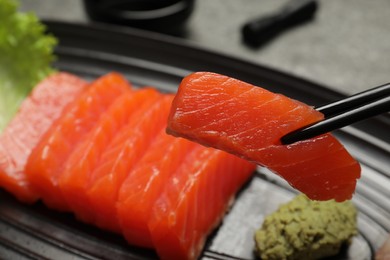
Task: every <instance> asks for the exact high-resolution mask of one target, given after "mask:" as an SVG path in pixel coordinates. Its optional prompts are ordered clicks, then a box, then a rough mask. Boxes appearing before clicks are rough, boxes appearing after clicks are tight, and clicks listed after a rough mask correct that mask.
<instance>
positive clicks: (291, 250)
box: [255, 195, 357, 260]
mask: <svg viewBox="0 0 390 260" xmlns="http://www.w3.org/2000/svg"><path fill="white" fill-rule="evenodd" d="M356 215H357V210H356V208H355V206H354V205H353V204H352V203H351V202H350V201H346V202H342V203H338V202H335V201H334V200H330V201H313V200H310V199H308V198H307V197H306V196H304V195H298V196H297V197H295V198H294V199H293V200H292V201H290V202H289V203H287V204H284V205H282V206H280V208H279V209H278V210H277V211H276V212H274V213H273V214H271V215H269V216H267V217H266V218H265V220H264V222H263V225H262V227H261V229H259V230H258V231H257V232H256V235H255V240H256V247H257V248H256V249H257V253H258V255H259V257H260V258H261V259H263V260H266V259H278V260H283V259H286V260H287V259H289V260H290V259H319V258H323V257H328V256H332V255H336V254H337V253H338V252H339V251H340V248H341V246H342V245H343V244H345V243H350V241H351V239H352V237H353V236H354V235H356V234H357V224H356Z"/></svg>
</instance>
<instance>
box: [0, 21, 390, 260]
mask: <svg viewBox="0 0 390 260" xmlns="http://www.w3.org/2000/svg"><path fill="white" fill-rule="evenodd" d="M46 24H47V25H48V28H49V30H50V31H51V32H52V33H53V34H55V35H56V36H57V37H58V38H59V39H60V45H59V47H58V48H57V50H56V53H57V55H58V57H59V59H58V61H57V62H56V66H57V67H58V68H59V69H61V70H66V71H69V72H74V73H76V74H80V75H82V76H85V77H87V78H88V77H90V78H93V77H96V76H99V75H101V74H103V73H105V72H108V71H111V70H116V71H119V72H122V73H124V74H126V76H128V78H129V79H130V80H132V81H134V83H135V84H136V85H142V84H149V83H150V84H154V85H156V87H158V88H160V89H162V90H163V91H175V88H176V86H177V84H178V82H179V81H180V79H181V78H182V77H183V76H185V75H186V74H188V73H189V72H192V71H199V70H207V71H214V72H218V73H222V74H226V75H229V76H233V77H236V78H239V79H242V80H245V81H247V82H251V83H253V84H255V85H259V86H264V87H266V88H268V89H270V90H272V91H275V92H280V93H284V94H286V95H288V96H291V97H294V98H297V99H299V100H302V101H304V102H308V103H310V104H312V105H321V104H324V103H326V102H329V101H332V100H336V99H339V98H342V97H343V95H342V94H341V93H338V92H336V91H333V90H330V89H329V88H327V87H325V86H322V85H320V84H317V83H314V82H310V81H307V80H304V79H300V78H297V77H294V76H291V75H288V74H286V73H283V72H280V71H277V70H274V69H270V68H267V67H265V66H261V65H258V64H254V63H250V62H247V61H243V60H240V59H238V58H236V57H229V56H227V55H225V54H219V53H216V52H215V51H210V50H208V49H206V48H202V47H200V46H197V45H195V44H193V43H190V42H187V41H185V40H182V39H179V38H174V37H170V36H167V35H161V34H156V33H151V32H147V31H142V30H137V29H130V28H124V27H113V26H110V25H104V24H96V25H87V24H72V23H63V22H55V21H47V22H46ZM131 70H134V73H133V74H131V73H130V75H129V74H128V73H129V71H131ZM143 73H146V74H143ZM148 73H149V74H148ZM150 73H151V74H152V75H153V77H152V78H148V77H149V76H150V75H151V74H150ZM140 74H141V75H140ZM389 130H390V116H389V115H382V116H378V117H375V118H371V119H369V120H365V121H364V122H362V123H359V124H355V125H353V126H350V127H347V128H345V129H342V130H340V131H337V132H336V134H337V136H338V137H340V138H341V139H342V140H343V141H344V142H345V143H346V145H347V146H350V147H351V148H352V150H353V152H354V156H356V157H357V158H358V159H359V160H360V161H361V162H362V163H364V164H365V165H367V166H368V167H369V168H371V169H374V170H376V171H378V172H380V173H381V174H383V175H384V176H385V177H386V178H390V176H389V175H390V173H389V172H388V169H390V160H389V158H390V154H389V151H390V149H389V147H390V136H389V135H388V132H389ZM363 149H364V152H360V151H363ZM262 177H263V176H262ZM369 181H370V180H369ZM0 192H1V193H0V205H1V206H0V230H3V231H7V232H4V235H2V234H1V232H0V257H1V256H13V255H15V256H18V257H20V258H22V257H24V258H33V259H34V258H41V257H44V256H45V257H48V255H50V254H49V253H50V252H52V253H53V254H55V253H57V254H58V253H61V252H66V253H67V256H74V257H76V258H81V259H104V258H110V257H112V256H113V255H115V257H116V258H117V259H153V258H155V255H154V253H153V252H150V251H147V250H145V251H144V250H139V249H137V248H132V247H129V246H127V245H126V243H125V242H124V241H123V239H121V238H120V237H118V236H115V235H114V236H112V235H110V234H107V233H105V232H101V231H99V230H96V229H95V228H91V227H88V226H86V225H84V224H81V223H78V222H77V221H74V219H73V218H72V216H69V215H67V214H59V213H56V212H53V211H50V210H47V209H46V208H45V207H44V206H42V205H41V204H38V205H35V206H33V207H30V206H26V205H23V204H20V203H18V202H17V201H15V200H14V199H13V198H12V197H11V196H10V195H9V194H7V193H6V192H2V191H0ZM387 213H389V212H387ZM27 215H29V216H30V217H28V216H27ZM41 226H44V227H45V229H44V230H42V229H40V227H41ZM384 229H385V230H387V232H388V231H389V227H388V226H385V227H384ZM79 230H80V234H82V235H81V236H75V234H77V233H78V231H79ZM58 231H59V232H58ZM12 235H14V236H15V240H12V239H10V236H12ZM102 236H104V237H105V240H104V241H102V240H101V239H100V238H101V237H102ZM25 243H31V244H33V245H34V246H33V247H28V246H24V244H25ZM22 245H23V246H22ZM48 245H50V246H49V247H48ZM39 246H42V247H45V248H46V250H49V251H50V250H51V251H50V252H49V253H47V251H45V252H46V253H47V254H46V255H44V254H43V251H42V249H39ZM97 247H98V248H99V252H95V251H96V250H95V249H96V248H97ZM372 250H373V249H372ZM1 252H3V253H1ZM4 252H5V253H4ZM7 252H8V255H5V254H6V253H7ZM133 252H135V253H133ZM2 254H4V255H2ZM204 255H205V256H208V257H210V258H215V259H234V258H232V257H229V256H228V255H224V254H220V253H216V252H213V251H206V252H205V254H204Z"/></svg>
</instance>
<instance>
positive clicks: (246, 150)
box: [168, 72, 360, 201]
mask: <svg viewBox="0 0 390 260" xmlns="http://www.w3.org/2000/svg"><path fill="white" fill-rule="evenodd" d="M322 118H323V115H322V114H321V113H319V112H318V111H316V110H315V109H313V108H312V107H310V106H308V105H305V104H303V103H301V102H299V101H296V100H293V99H290V98H287V97H285V96H283V95H280V94H275V93H272V92H269V91H267V90H265V89H262V88H259V87H256V86H253V85H251V84H248V83H245V82H242V81H239V80H237V79H233V78H230V77H227V76H223V75H219V74H215V73H209V72H198V73H194V74H191V75H189V76H187V77H186V78H185V79H184V80H183V81H182V83H181V84H180V87H179V90H178V94H177V96H176V98H175V100H174V102H173V105H172V110H171V113H170V117H169V123H168V132H169V133H171V134H173V135H176V136H181V137H185V138H189V139H191V140H194V141H196V142H199V143H202V144H204V145H207V146H212V147H215V148H218V149H222V150H225V151H228V152H231V153H234V154H236V155H239V156H241V157H243V158H246V159H248V160H250V161H254V162H256V163H258V164H260V165H263V166H266V167H268V168H269V169H270V170H272V171H274V172H275V173H277V174H279V175H280V176H281V177H283V178H285V179H286V180H287V181H288V182H289V183H290V185H291V186H293V187H295V188H296V189H298V190H300V191H302V192H303V193H305V194H306V195H307V196H308V197H309V198H311V199H316V200H329V199H335V200H337V201H344V200H347V199H350V198H351V197H352V195H353V192H354V190H355V186H356V181H357V179H358V178H359V177H360V165H359V163H358V162H357V161H356V160H355V159H354V158H352V156H351V155H350V154H349V153H348V152H347V151H346V150H345V148H344V147H343V145H342V144H341V143H340V142H338V141H337V140H336V139H335V138H334V137H333V136H331V135H330V134H325V135H322V136H319V137H316V138H312V139H309V140H306V141H302V142H297V143H295V144H291V145H282V144H281V142H280V138H281V137H283V136H284V135H285V134H287V133H289V132H291V131H293V130H296V129H298V128H300V127H303V126H306V125H308V124H310V123H313V122H316V121H319V120H321V119H322Z"/></svg>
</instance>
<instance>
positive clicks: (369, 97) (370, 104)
mask: <svg viewBox="0 0 390 260" xmlns="http://www.w3.org/2000/svg"><path fill="white" fill-rule="evenodd" d="M316 110H317V111H319V112H321V113H323V114H324V116H325V118H324V120H322V121H319V122H317V123H314V124H312V125H309V126H306V127H303V128H300V129H298V130H296V131H293V132H291V133H288V134H287V135H285V136H283V137H282V138H281V141H282V143H283V144H292V143H295V142H298V141H302V140H305V139H310V138H312V137H315V136H318V135H321V134H324V133H327V132H331V131H333V130H336V129H338V128H342V127H344V126H347V125H350V124H353V123H355V122H358V121H361V120H364V119H367V118H369V117H372V116H376V115H379V114H382V113H385V112H388V111H390V83H387V84H385V85H382V86H379V87H376V88H373V89H370V90H367V91H364V92H361V93H358V94H355V95H353V96H350V97H347V98H345V99H341V100H338V101H336V102H333V103H330V104H327V105H324V106H322V107H319V108H316Z"/></svg>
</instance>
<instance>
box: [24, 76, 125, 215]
mask: <svg viewBox="0 0 390 260" xmlns="http://www.w3.org/2000/svg"><path fill="white" fill-rule="evenodd" d="M128 91H130V85H129V83H128V82H127V81H126V80H125V79H124V78H123V77H122V76H121V75H119V74H117V73H110V74H107V75H105V76H103V77H101V78H99V79H97V80H95V81H94V82H93V83H91V85H90V86H88V87H87V89H86V90H85V91H84V92H82V93H81V95H80V96H79V97H78V98H77V99H76V100H74V101H73V103H72V104H70V105H69V106H68V107H67V109H65V110H64V111H63V113H62V115H61V116H60V118H59V119H58V120H57V121H56V122H54V124H53V125H52V126H51V127H50V129H49V130H48V131H47V133H46V134H45V135H44V136H43V137H42V139H41V140H40V141H39V143H38V144H37V146H36V147H35V148H34V149H33V151H32V153H31V155H30V157H29V159H28V161H27V165H26V168H25V170H26V174H27V177H28V180H29V181H30V182H31V184H32V185H33V187H34V189H35V190H36V191H37V192H38V194H39V195H40V196H41V198H42V199H43V201H44V202H45V204H46V205H47V206H49V207H50V208H53V209H57V210H69V206H68V205H67V203H66V201H65V199H64V197H63V196H62V192H61V190H60V189H59V187H58V178H59V176H60V175H61V174H62V172H63V170H64V165H65V162H66V161H67V159H68V157H69V155H70V154H71V152H72V151H73V149H74V148H75V147H76V145H77V144H78V143H80V142H81V141H82V140H83V139H84V138H85V137H86V136H87V135H88V133H89V132H90V130H91V129H92V128H93V127H94V126H95V125H96V122H97V121H98V120H99V118H100V116H101V115H102V113H103V112H104V111H105V110H107V108H108V107H109V106H110V105H111V103H112V102H113V101H114V100H115V99H117V98H118V97H119V96H121V95H122V94H124V93H126V92H128Z"/></svg>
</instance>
